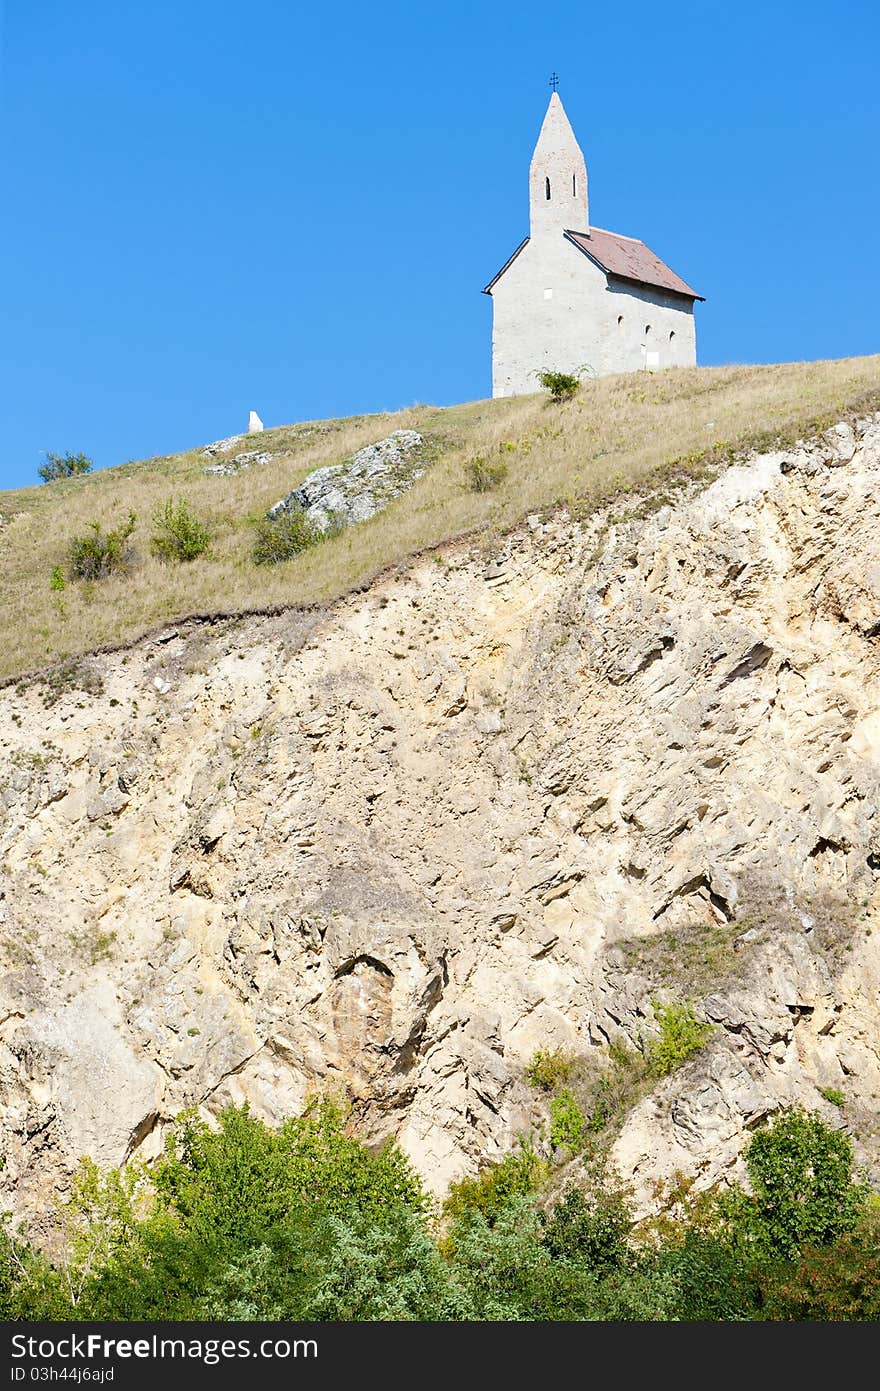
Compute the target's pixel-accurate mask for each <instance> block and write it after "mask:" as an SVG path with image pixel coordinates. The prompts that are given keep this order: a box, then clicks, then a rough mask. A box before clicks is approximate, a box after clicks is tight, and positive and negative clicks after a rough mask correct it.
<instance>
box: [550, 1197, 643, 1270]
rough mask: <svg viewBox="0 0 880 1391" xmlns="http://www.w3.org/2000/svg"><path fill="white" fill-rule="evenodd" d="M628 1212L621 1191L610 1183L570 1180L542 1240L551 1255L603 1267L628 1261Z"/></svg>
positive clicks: (589, 1265)
mask: <svg viewBox="0 0 880 1391" xmlns="http://www.w3.org/2000/svg"><path fill="white" fill-rule="evenodd" d="M632 1225H633V1222H632V1216H631V1214H630V1211H629V1208H628V1207H627V1205H626V1201H625V1198H624V1196H623V1194H622V1193H621V1192H620V1191H619V1190H617V1189H615V1188H613V1187H611V1186H607V1187H600V1186H598V1185H596V1186H594V1187H592V1189H583V1188H577V1187H575V1186H574V1184H570V1185H569V1186H568V1188H566V1190H565V1193H564V1195H563V1197H562V1199H561V1200H560V1201H559V1202H558V1203H557V1204H556V1206H555V1208H554V1209H553V1212H552V1215H551V1217H550V1219H549V1221H548V1222H547V1226H546V1230H545V1233H544V1241H545V1244H546V1246H547V1248H548V1250H549V1251H550V1254H551V1255H552V1256H554V1257H564V1258H565V1259H567V1260H573V1261H577V1262H578V1263H579V1264H580V1265H585V1266H587V1267H588V1268H589V1269H590V1270H599V1271H607V1270H610V1269H612V1268H621V1267H623V1266H625V1265H627V1264H628V1262H629V1260H630V1258H631V1253H630V1250H629V1247H628V1246H627V1238H628V1236H629V1233H630V1231H631V1230H632Z"/></svg>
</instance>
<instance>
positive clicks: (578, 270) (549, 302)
mask: <svg viewBox="0 0 880 1391" xmlns="http://www.w3.org/2000/svg"><path fill="white" fill-rule="evenodd" d="M492 300H493V305H494V309H493V316H494V321H493V330H492V395H493V396H519V395H523V394H525V393H526V392H529V391H537V390H538V389H539V387H538V381H537V373H538V372H540V371H543V370H545V369H551V370H554V371H560V372H575V373H577V374H578V375H580V376H590V375H596V376H604V375H606V374H607V373H609V372H636V371H640V370H644V369H645V368H654V369H658V370H659V369H661V368H664V367H692V366H694V364H695V363H696V360H697V346H696V334H695V327H694V312H693V305H692V304H691V302H690V301H688V300H683V299H681V298H680V297H679V296H676V295H670V294H667V293H665V292H664V291H662V290H649V289H646V288H640V287H638V286H635V285H633V286H628V287H627V286H625V285H623V284H622V283H620V282H618V283H612V284H610V285H609V282H608V280H607V278H606V276H605V274H604V272H603V271H601V270H599V268H598V267H597V266H595V265H594V264H593V263H592V261H590V260H589V258H588V257H586V256H584V255H583V254H582V253H581V252H580V251H578V250H577V248H576V247H574V246H573V245H572V244H571V242H569V241H566V240H565V238H564V237H563V235H562V233H561V232H557V233H548V234H546V235H543V236H537V237H532V239H531V241H529V243H528V245H527V246H525V247H524V248H523V250H522V251H521V252H520V254H519V256H517V258H516V260H515V261H514V262H513V264H512V265H511V266H509V267H508V269H507V270H506V271H505V273H504V275H503V276H502V277H501V279H500V280H499V281H498V283H497V284H496V285H495V286H494V287H493V289H492Z"/></svg>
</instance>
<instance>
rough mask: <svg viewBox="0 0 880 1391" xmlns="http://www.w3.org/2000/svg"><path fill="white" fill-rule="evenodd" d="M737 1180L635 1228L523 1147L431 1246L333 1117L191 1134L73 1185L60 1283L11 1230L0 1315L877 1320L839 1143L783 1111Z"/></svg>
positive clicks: (1, 1273) (608, 1198) (458, 1203)
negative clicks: (550, 1185) (551, 1178)
mask: <svg viewBox="0 0 880 1391" xmlns="http://www.w3.org/2000/svg"><path fill="white" fill-rule="evenodd" d="M746 1162H747V1167H748V1171H749V1176H750V1180H751V1185H752V1191H751V1192H750V1193H749V1192H746V1191H745V1190H743V1189H738V1190H735V1191H734V1192H733V1194H732V1195H728V1194H713V1193H708V1194H705V1193H704V1194H697V1193H695V1191H694V1190H693V1184H692V1181H685V1180H683V1181H681V1182H680V1183H678V1184H676V1185H673V1186H672V1187H671V1188H670V1189H669V1191H668V1193H666V1194H664V1195H662V1211H661V1213H660V1215H659V1216H658V1217H657V1218H656V1219H655V1220H654V1221H653V1222H652V1223H650V1224H644V1223H642V1224H635V1223H634V1221H633V1217H632V1213H631V1212H630V1209H629V1206H628V1203H627V1198H626V1194H625V1193H624V1192H623V1191H622V1190H621V1189H620V1186H619V1183H618V1182H617V1181H616V1180H615V1179H614V1176H613V1174H610V1173H609V1172H607V1171H595V1170H590V1172H589V1173H588V1172H587V1171H586V1170H582V1172H581V1177H580V1179H579V1181H578V1182H577V1183H571V1182H570V1183H569V1184H568V1186H567V1187H566V1188H565V1190H564V1192H563V1194H562V1196H561V1197H559V1198H557V1200H556V1201H555V1202H554V1203H549V1202H548V1201H547V1199H546V1195H545V1196H544V1197H543V1198H542V1197H541V1195H540V1194H539V1192H538V1190H539V1188H540V1187H541V1185H542V1184H543V1183H544V1180H545V1179H546V1178H547V1176H548V1165H547V1164H546V1162H545V1161H542V1160H541V1159H540V1158H539V1156H538V1155H537V1154H536V1152H535V1150H534V1149H533V1147H532V1146H531V1145H529V1144H527V1143H521V1144H520V1145H519V1147H518V1148H517V1149H516V1150H515V1151H514V1152H513V1153H512V1154H510V1155H508V1156H507V1157H506V1158H505V1159H504V1160H503V1161H502V1162H501V1163H500V1164H496V1165H494V1166H493V1167H492V1168H490V1169H486V1170H484V1171H483V1173H482V1174H480V1175H478V1176H477V1178H475V1179H470V1180H463V1181H462V1182H460V1183H459V1184H457V1185H455V1186H454V1188H453V1190H452V1192H451V1193H450V1198H449V1200H448V1201H447V1203H446V1206H445V1227H444V1231H443V1235H442V1238H441V1239H440V1240H437V1239H436V1236H435V1235H432V1225H431V1213H430V1210H429V1205H428V1202H427V1200H426V1197H425V1194H424V1192H423V1191H422V1188H421V1186H420V1184H419V1181H418V1179H417V1177H416V1176H415V1174H414V1173H413V1171H412V1169H411V1168H410V1166H409V1164H408V1163H407V1161H406V1159H405V1158H404V1156H403V1155H402V1154H401V1152H400V1151H399V1150H397V1149H396V1148H395V1147H394V1146H393V1145H386V1146H385V1147H384V1148H383V1149H381V1150H380V1151H379V1152H378V1153H372V1152H370V1151H369V1150H367V1149H366V1148H365V1147H364V1146H363V1145H361V1144H360V1143H359V1142H358V1141H356V1140H355V1139H353V1138H352V1136H350V1135H348V1134H347V1133H346V1116H345V1112H344V1110H343V1109H342V1108H341V1107H340V1106H337V1105H335V1104H333V1103H332V1102H329V1101H319V1102H315V1103H313V1104H312V1105H311V1106H310V1107H309V1108H308V1109H307V1111H306V1113H305V1114H304V1115H302V1116H300V1117H298V1118H296V1119H295V1120H291V1121H288V1122H287V1123H286V1124H285V1125H282V1126H280V1127H279V1128H277V1129H270V1128H269V1127H267V1126H265V1125H263V1124H262V1122H260V1121H258V1120H256V1119H255V1118H254V1117H253V1116H252V1115H251V1114H250V1112H249V1111H248V1109H247V1107H243V1108H234V1107H230V1108H229V1109H227V1110H226V1111H224V1112H223V1113H222V1114H221V1116H220V1117H219V1118H218V1124H217V1127H216V1128H215V1129H211V1128H209V1127H208V1126H206V1125H205V1124H204V1123H203V1122H202V1121H201V1120H199V1119H198V1118H197V1117H196V1116H195V1115H192V1114H188V1115H184V1116H182V1117H180V1118H179V1120H178V1123H177V1125H176V1126H175V1128H174V1131H173V1133H172V1135H171V1137H170V1138H169V1141H168V1144H167V1146H166V1149H165V1152H164V1154H163V1156H162V1157H161V1159H160V1160H159V1161H158V1163H157V1164H156V1165H155V1166H153V1168H152V1169H151V1170H148V1169H147V1168H146V1167H144V1166H138V1165H132V1166H129V1167H128V1168H126V1169H125V1170H122V1171H118V1170H111V1171H109V1172H107V1173H102V1172H101V1171H100V1170H99V1169H98V1168H97V1167H96V1166H95V1165H94V1164H92V1163H90V1162H88V1161H85V1162H83V1163H82V1164H81V1165H80V1168H79V1170H78V1171H77V1174H76V1175H75V1178H74V1182H73V1189H72V1194H71V1197H70V1199H69V1200H68V1201H67V1202H66V1203H65V1204H64V1205H63V1206H62V1208H61V1210H60V1213H59V1218H58V1228H57V1231H56V1232H55V1234H54V1235H55V1244H56V1245H60V1249H61V1253H62V1254H61V1256H60V1258H59V1259H58V1260H57V1261H56V1262H55V1263H54V1264H52V1263H50V1262H49V1261H48V1260H47V1259H46V1258H45V1257H44V1256H42V1255H40V1253H39V1252H38V1251H35V1250H34V1249H32V1248H31V1247H29V1246H28V1244H27V1243H26V1242H24V1241H23V1240H22V1238H21V1236H20V1235H17V1234H16V1233H14V1232H13V1231H11V1230H10V1229H9V1228H8V1227H7V1228H5V1229H3V1228H0V1317H3V1318H6V1319H12V1320H16V1319H26V1320H30V1321H36V1320H47V1321H57V1320H64V1319H81V1320H89V1321H91V1320H108V1321H117V1320H166V1319H173V1320H190V1319H195V1320H199V1319H218V1320H224V1319H253V1320H260V1319H267V1320H280V1319H294V1320H311V1319H326V1320H334V1321H337V1320H346V1321H360V1320H368V1319H369V1320H373V1319H378V1320H389V1319H424V1320H435V1319H456V1320H464V1319H504V1320H523V1319H530V1320H561V1319H565V1320H571V1319H612V1320H656V1319H676V1320H689V1321H701V1320H707V1319H734V1320H742V1319H773V1320H789V1319H865V1320H868V1319H870V1320H876V1319H877V1318H878V1316H880V1241H878V1226H877V1214H876V1211H875V1210H874V1209H872V1207H871V1205H870V1203H866V1200H865V1190H864V1189H863V1188H861V1187H860V1186H859V1185H858V1184H856V1183H855V1182H854V1181H853V1178H852V1147H851V1145H850V1143H849V1141H848V1139H847V1137H846V1136H844V1135H841V1134H840V1132H837V1131H833V1130H831V1129H830V1128H829V1127H828V1126H825V1125H824V1124H823V1123H822V1121H821V1120H820V1119H818V1118H817V1117H814V1116H806V1115H804V1114H803V1113H801V1112H791V1113H788V1114H786V1115H784V1116H782V1117H780V1118H778V1119H777V1121H776V1122H775V1123H774V1124H773V1125H772V1126H770V1127H769V1128H768V1129H767V1130H766V1131H760V1132H758V1134H756V1135H755V1137H754V1138H753V1139H752V1141H751V1144H750V1146H749V1149H748V1152H747V1155H746ZM875 1206H876V1205H875Z"/></svg>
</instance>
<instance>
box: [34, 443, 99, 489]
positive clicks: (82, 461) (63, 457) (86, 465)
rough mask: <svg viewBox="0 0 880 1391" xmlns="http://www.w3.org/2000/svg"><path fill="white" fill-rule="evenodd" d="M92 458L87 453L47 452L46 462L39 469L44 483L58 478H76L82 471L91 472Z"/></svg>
mask: <svg viewBox="0 0 880 1391" xmlns="http://www.w3.org/2000/svg"><path fill="white" fill-rule="evenodd" d="M91 468H92V460H91V459H90V458H89V457H88V455H86V454H71V453H70V451H69V450H68V452H67V453H66V454H47V455H46V462H45V464H43V465H41V467H40V468H38V469H37V473H38V474H39V475H40V477H41V478H42V480H43V482H44V483H54V482H55V481H56V479H58V478H75V477H76V476H77V475H78V474H80V473H89V472H90V471H91Z"/></svg>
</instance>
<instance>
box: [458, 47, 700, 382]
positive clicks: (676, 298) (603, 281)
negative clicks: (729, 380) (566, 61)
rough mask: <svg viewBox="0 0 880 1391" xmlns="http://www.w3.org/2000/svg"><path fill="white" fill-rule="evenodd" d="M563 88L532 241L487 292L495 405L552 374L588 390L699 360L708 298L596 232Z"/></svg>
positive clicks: (550, 110)
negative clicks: (592, 383)
mask: <svg viewBox="0 0 880 1391" xmlns="http://www.w3.org/2000/svg"><path fill="white" fill-rule="evenodd" d="M557 81H558V79H557V77H556V75H555V73H554V75H553V77H552V78H551V79H550V85H551V87H552V88H553V91H552V93H551V96H550V102H549V105H548V106H547V110H546V112H545V115H544V120H543V123H542V125H541V132H540V134H539V136H538V143H537V145H536V146H535V150H534V153H533V155H532V162H531V165H530V166H529V223H530V232H529V235H528V236H527V237H524V238H523V240H522V241H521V242H520V244H519V246H518V247H517V248H516V250H515V251H514V252H513V255H512V256H508V258H507V260H506V261H505V262H504V265H503V266H502V267H501V269H500V271H499V272H498V274H497V275H496V276H495V277H494V278H493V279H492V280H490V281H489V284H488V285H486V286H485V288H484V294H487V295H490V296H491V298H492V307H493V314H492V395H493V396H519V395H521V394H525V393H526V392H530V391H537V389H538V384H539V381H540V377H541V375H542V373H544V372H548V371H550V372H570V373H571V374H572V375H573V376H576V377H579V378H580V379H581V380H582V381H583V380H585V379H586V378H588V377H601V376H604V375H605V374H606V373H610V372H656V371H659V370H663V369H664V368H667V367H692V366H694V364H695V363H696V360H697V340H696V332H695V327H694V303H695V301H696V300H698V299H701V298H702V296H701V295H698V294H697V292H696V290H693V289H691V287H690V285H688V284H687V282H686V281H684V280H682V278H681V276H680V275H677V274H676V273H675V271H674V270H672V268H671V267H670V266H668V265H666V263H665V262H664V261H661V259H660V257H659V256H658V255H657V254H656V253H655V252H654V251H652V250H651V248H650V247H649V246H646V244H645V243H644V242H643V241H639V240H638V239H637V238H636V237H630V236H625V235H624V234H623V233H621V232H610V231H608V230H607V229H606V228H602V227H597V226H596V225H595V224H592V225H591V223H590V213H589V207H588V204H587V165H586V161H585V159H584V156H583V152H582V150H581V147H580V145H579V144H578V142H577V140H576V138H575V133H574V131H573V130H572V128H571V126H570V124H569V120H568V117H567V116H566V114H565V108H564V106H563V105H562V102H561V101H560V100H559V94H558V92H557V91H556V84H557Z"/></svg>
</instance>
